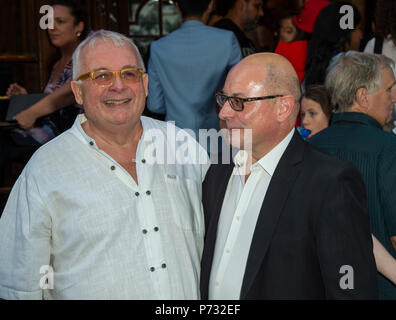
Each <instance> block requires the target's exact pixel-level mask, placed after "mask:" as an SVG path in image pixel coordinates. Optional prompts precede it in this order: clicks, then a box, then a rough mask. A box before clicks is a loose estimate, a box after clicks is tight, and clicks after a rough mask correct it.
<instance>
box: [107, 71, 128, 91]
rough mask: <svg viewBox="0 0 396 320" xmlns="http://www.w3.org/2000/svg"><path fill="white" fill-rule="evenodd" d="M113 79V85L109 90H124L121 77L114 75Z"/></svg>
mask: <svg viewBox="0 0 396 320" xmlns="http://www.w3.org/2000/svg"><path fill="white" fill-rule="evenodd" d="M114 77H115V79H114V81H113V84H112V85H111V86H110V88H111V89H113V90H122V89H124V88H125V84H124V82H123V81H122V79H121V76H120V75H119V74H117V75H114Z"/></svg>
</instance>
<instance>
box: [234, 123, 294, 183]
mask: <svg viewBox="0 0 396 320" xmlns="http://www.w3.org/2000/svg"><path fill="white" fill-rule="evenodd" d="M294 131H295V129H294V128H293V129H292V130H291V131H290V132H289V134H288V135H287V136H286V137H285V138H284V139H283V140H282V141H281V142H280V143H278V144H277V145H276V146H275V147H274V148H273V149H272V150H271V151H270V152H268V153H267V154H266V155H265V156H263V157H262V158H261V159H259V160H258V161H257V162H256V163H254V164H253V165H252V166H251V168H252V170H254V168H255V167H257V166H261V167H262V168H263V169H264V170H265V171H266V172H267V173H268V174H269V175H270V176H271V177H272V176H273V174H274V172H275V169H276V166H277V165H278V162H279V160H280V158H281V157H282V155H283V153H284V152H285V150H286V148H287V146H288V145H289V143H290V141H291V139H292V137H293V134H294ZM247 159H248V157H247V153H246V151H245V150H239V151H238V152H237V154H236V155H235V157H234V163H235V164H236V165H237V166H238V167H243V166H244V165H245V164H246V161H247Z"/></svg>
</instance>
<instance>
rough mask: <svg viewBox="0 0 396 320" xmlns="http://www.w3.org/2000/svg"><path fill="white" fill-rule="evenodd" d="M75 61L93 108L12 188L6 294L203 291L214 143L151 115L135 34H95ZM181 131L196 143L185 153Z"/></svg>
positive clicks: (4, 250) (2, 226) (6, 216)
mask: <svg viewBox="0 0 396 320" xmlns="http://www.w3.org/2000/svg"><path fill="white" fill-rule="evenodd" d="M73 68H74V69H73V79H74V81H72V89H73V92H74V94H75V97H76V101H77V102H78V103H79V104H81V105H83V106H84V111H85V114H84V115H79V116H78V118H77V119H76V121H75V123H74V126H73V127H72V128H71V129H70V130H68V131H66V132H65V133H63V134H62V135H60V136H59V137H57V138H55V139H54V140H52V141H51V142H49V143H47V144H45V145H44V146H43V147H41V148H40V149H39V150H38V151H37V152H36V153H35V154H34V155H33V157H32V159H31V160H30V161H29V163H28V164H27V166H26V167H25V168H24V170H23V172H22V174H21V176H20V177H19V179H18V181H17V182H16V184H15V186H14V187H13V189H12V191H11V194H10V197H9V199H8V201H7V204H6V207H5V209H4V212H3V214H2V217H1V219H0V261H1V263H0V298H3V299H43V298H44V299H199V298H200V295H199V275H200V259H201V254H202V249H203V236H204V222H203V213H202V205H201V184H202V180H203V178H204V177H205V174H206V171H207V168H208V166H209V162H208V159H207V154H206V152H205V150H204V149H203V148H202V147H200V145H199V144H198V143H197V142H196V141H195V140H193V139H192V138H191V137H190V135H188V134H187V133H186V132H184V131H183V130H181V129H178V128H176V127H175V126H174V125H172V124H166V123H165V122H160V121H157V120H154V119H150V118H146V117H142V116H141V114H142V112H143V109H144V106H145V100H146V96H147V85H148V76H147V74H146V73H145V70H144V65H143V62H142V59H141V56H140V54H139V52H138V50H137V48H136V46H135V45H134V44H133V42H132V41H131V40H130V39H128V38H127V37H125V36H123V35H121V34H118V33H115V32H110V31H105V30H100V31H97V32H95V33H93V34H91V35H90V36H89V37H88V38H87V39H86V40H85V41H84V42H82V43H81V44H80V46H79V47H78V48H77V49H76V51H75V53H74V55H73ZM169 132H173V134H174V135H173V139H172V137H170V136H169V135H168V136H167V134H169ZM180 135H181V136H183V137H185V139H187V142H186V140H183V141H182V142H183V143H184V146H185V145H186V143H187V145H188V147H191V148H192V149H194V151H195V152H190V153H188V154H187V156H184V158H183V159H180V155H178V154H177V152H178V148H179V147H180V144H181V141H176V139H174V137H175V136H177V137H179V136H180ZM154 138H155V139H154ZM154 141H157V142H158V141H159V142H160V143H157V142H156V143H154ZM192 149H191V150H192ZM183 150H184V149H183ZM189 150H190V149H189Z"/></svg>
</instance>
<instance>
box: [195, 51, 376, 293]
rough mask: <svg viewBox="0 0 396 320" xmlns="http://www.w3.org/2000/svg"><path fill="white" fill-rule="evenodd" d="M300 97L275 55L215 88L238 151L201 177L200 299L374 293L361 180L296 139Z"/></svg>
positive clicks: (248, 63) (291, 74) (251, 60)
mask: <svg viewBox="0 0 396 320" xmlns="http://www.w3.org/2000/svg"><path fill="white" fill-rule="evenodd" d="M300 98H301V90H300V83H299V80H298V77H297V74H296V72H295V71H294V68H293V66H292V65H291V64H290V62H288V61H287V60H286V58H284V57H282V56H280V55H277V54H273V53H259V54H255V55H250V56H248V57H247V58H245V59H243V60H242V61H241V62H239V63H238V64H237V65H236V66H235V67H234V68H233V69H231V71H230V72H229V74H228V76H227V79H226V82H225V84H224V88H223V90H222V92H219V93H218V94H217V97H216V99H217V103H218V104H219V106H220V108H221V110H220V113H219V116H220V118H221V119H222V120H224V121H225V122H226V126H227V129H228V131H229V133H230V142H231V144H232V145H233V146H235V147H237V146H238V145H240V146H241V150H240V151H239V153H237V154H236V156H235V157H234V163H231V164H212V166H211V168H210V169H209V171H208V173H207V175H206V178H205V181H204V183H203V191H202V202H203V207H204V214H205V226H206V236H205V246H204V252H203V255H202V264H201V266H202V268H201V297H202V299H215V300H218V299H232V300H234V299H309V300H310V299H375V298H377V297H378V288H377V279H376V266H375V261H374V256H373V244H372V239H371V235H370V223H369V216H368V213H367V207H366V195H365V185H364V182H363V180H362V178H361V176H360V174H359V172H358V171H357V169H356V168H355V167H353V166H352V165H351V164H349V163H347V162H345V161H342V160H339V159H337V158H335V157H331V156H328V155H326V154H324V153H322V152H319V151H318V150H317V149H315V148H314V147H312V146H310V145H309V144H308V143H307V142H306V141H304V140H303V139H302V138H301V136H300V135H299V133H298V132H297V131H296V130H295V128H294V126H295V123H296V118H297V115H298V112H299V109H300V103H299V101H300ZM249 132H250V134H249ZM250 137H251V139H250ZM246 155H248V156H246ZM249 155H250V157H249ZM249 158H251V163H252V164H251V165H250V164H247V165H246V160H249ZM241 169H244V171H242V170H241Z"/></svg>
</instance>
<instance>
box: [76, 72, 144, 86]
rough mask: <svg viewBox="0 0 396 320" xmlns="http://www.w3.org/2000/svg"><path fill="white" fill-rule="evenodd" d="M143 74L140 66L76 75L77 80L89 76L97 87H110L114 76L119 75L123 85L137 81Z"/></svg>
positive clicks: (85, 78)
mask: <svg viewBox="0 0 396 320" xmlns="http://www.w3.org/2000/svg"><path fill="white" fill-rule="evenodd" d="M142 75H143V69H142V68H125V69H121V70H118V71H111V70H106V69H103V70H95V71H91V72H88V73H85V74H83V75H81V76H79V77H78V80H81V81H84V80H87V79H88V78H91V79H92V81H93V82H94V83H95V84H96V85H97V86H99V87H110V86H112V85H113V84H114V81H115V78H116V77H117V76H119V77H120V78H121V81H122V82H123V83H124V85H128V84H134V83H137V82H139V80H140V78H141V77H142Z"/></svg>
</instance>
